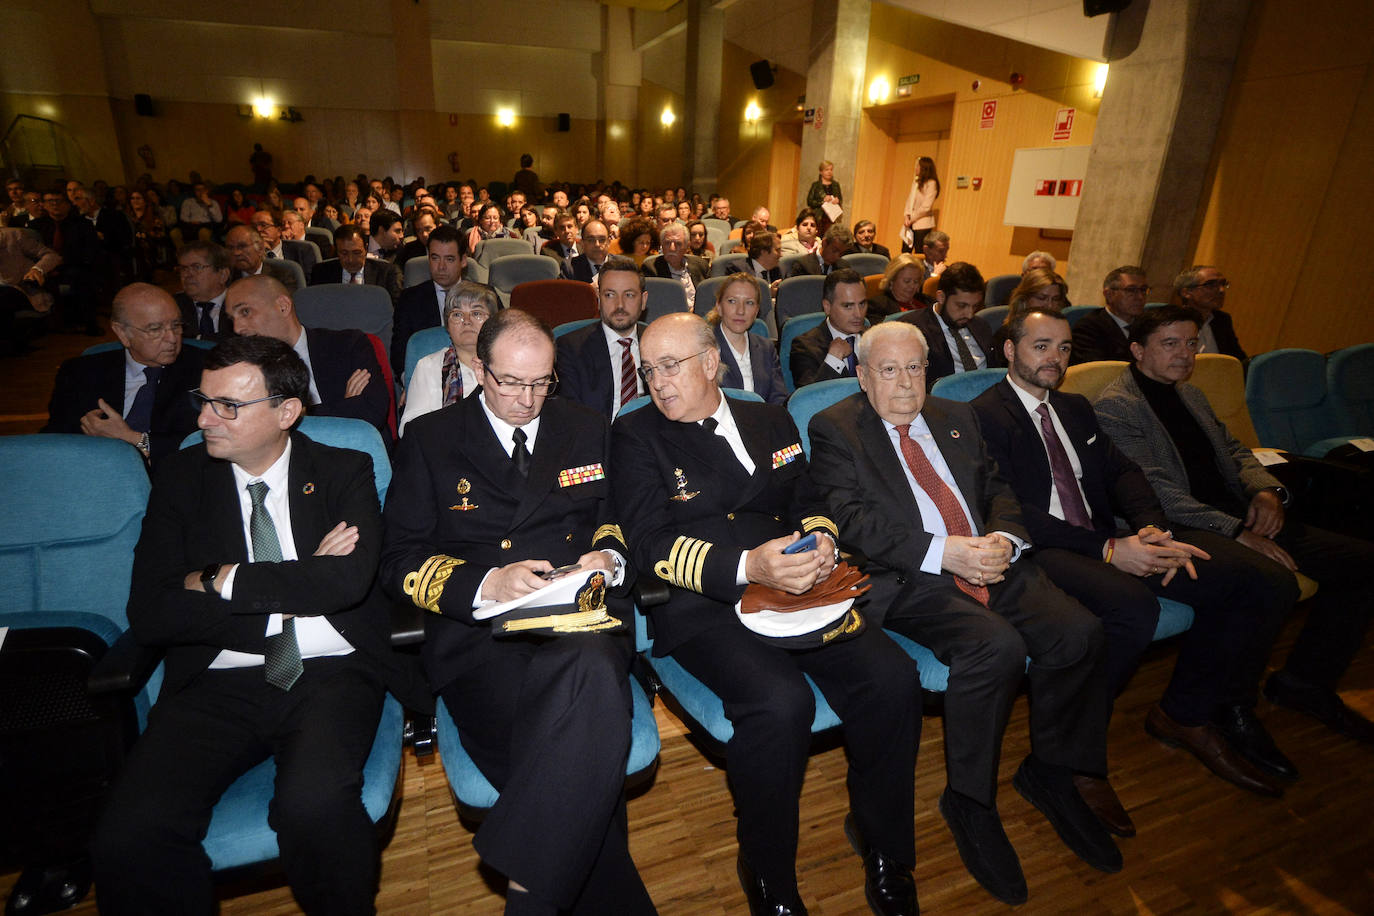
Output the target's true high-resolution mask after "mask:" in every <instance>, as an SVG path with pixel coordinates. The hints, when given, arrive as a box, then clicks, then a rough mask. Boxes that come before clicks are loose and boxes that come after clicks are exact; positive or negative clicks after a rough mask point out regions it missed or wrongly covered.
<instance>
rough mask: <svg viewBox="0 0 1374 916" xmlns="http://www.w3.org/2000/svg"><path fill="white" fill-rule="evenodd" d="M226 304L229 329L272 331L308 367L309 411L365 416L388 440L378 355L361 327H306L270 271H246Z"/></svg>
mask: <svg viewBox="0 0 1374 916" xmlns="http://www.w3.org/2000/svg"><path fill="white" fill-rule="evenodd" d="M226 306H227V308H228V309H229V315H230V317H231V318H232V319H233V321H234V333H236V334H241V335H248V336H252V335H257V334H262V335H266V336H267V337H275V338H276V339H277V340H280V341H282V342H283V343H285V344H286V345H287V346H289V347H291V348H292V349H293V350H295V351H296V354H297V355H298V356H300V358H301V359H302V360H304V362H305V365H306V368H307V369H308V370H309V371H310V380H309V389H308V391H307V392H306V398H305V403H306V410H307V412H308V413H310V414H313V415H316V416H323V417H354V418H356V419H359V420H366V421H367V422H369V423H371V424H372V425H373V426H375V427H377V431H378V432H379V433H381V434H382V440H383V441H384V442H388V443H389V442H390V441H391V429H390V426H389V425H388V414H389V411H390V408H391V396H390V394H389V393H388V392H387V390H386V381H385V380H384V378H383V376H382V370H381V367H380V366H379V365H378V363H377V355H376V352H375V350H374V348H373V346H372V342H371V341H369V340H368V338H367V335H366V334H364V333H363V332H362V331H356V330H347V331H335V330H329V329H326V328H306V327H304V326H303V325H302V324H301V322H300V319H298V318H297V317H296V306H295V304H294V303H292V301H291V295H290V294H289V293H288V292H287V291H286V288H285V287H284V286H282V285H281V284H280V283H278V282H277V281H276V280H274V279H273V278H272V277H262V276H257V277H245V278H244V279H242V280H239V281H238V282H236V283H235V284H234V285H233V286H231V287H229V293H228V298H227V299H226Z"/></svg>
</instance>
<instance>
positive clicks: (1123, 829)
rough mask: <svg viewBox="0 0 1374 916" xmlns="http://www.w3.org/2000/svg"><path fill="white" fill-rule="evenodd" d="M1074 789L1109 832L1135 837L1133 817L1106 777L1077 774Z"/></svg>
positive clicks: (1074, 779) (1074, 777)
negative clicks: (1127, 811)
mask: <svg viewBox="0 0 1374 916" xmlns="http://www.w3.org/2000/svg"><path fill="white" fill-rule="evenodd" d="M1073 787H1074V788H1075V789H1077V790H1078V794H1079V795H1080V796H1082V797H1083V802H1084V804H1086V805H1087V806H1088V809H1089V810H1090V811H1092V813H1093V814H1095V815H1097V819H1098V820H1099V821H1101V822H1102V826H1103V827H1106V828H1107V830H1108V832H1110V833H1114V834H1116V835H1117V836H1124V837H1132V836H1135V824H1133V823H1131V816H1130V815H1129V814H1127V813H1126V807H1125V806H1124V805H1122V804H1121V799H1119V798H1117V797H1116V790H1115V789H1113V788H1112V784H1111V783H1110V782H1108V781H1107V780H1106V779H1105V778H1104V777H1101V776H1088V775H1086V774H1084V773H1075V774H1074V775H1073Z"/></svg>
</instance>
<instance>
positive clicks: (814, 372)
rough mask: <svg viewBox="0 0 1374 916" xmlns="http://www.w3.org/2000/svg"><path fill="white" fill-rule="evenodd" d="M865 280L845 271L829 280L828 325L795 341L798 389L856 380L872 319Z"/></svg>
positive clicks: (825, 296) (825, 297) (825, 290)
mask: <svg viewBox="0 0 1374 916" xmlns="http://www.w3.org/2000/svg"><path fill="white" fill-rule="evenodd" d="M866 296H867V290H866V288H865V287H864V278H863V277H861V276H859V274H858V272H857V271H853V270H850V269H849V268H847V267H846V268H842V269H840V270H837V271H834V272H833V273H831V274H829V275H828V276H827V277H826V278H825V285H824V287H822V291H821V308H822V310H824V312H825V321H822V322H821V323H820V324H818V325H816V326H815V327H814V328H812V329H811V330H809V331H807V332H806V333H805V334H799V335H797V336H796V337H794V338H793V339H792V365H791V368H792V379H793V381H794V382H795V383H796V387H797V388H801V387H802V386H803V385H810V384H811V383H812V382H824V381H827V380H829V379H834V378H853V377H854V375H855V370H856V368H857V366H858V361H859V358H858V354H857V352H856V351H857V347H858V343H859V335H860V334H862V333H863V332H864V322H865V318H866V316H867V315H868V299H867V298H866Z"/></svg>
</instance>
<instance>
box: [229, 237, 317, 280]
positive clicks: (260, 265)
mask: <svg viewBox="0 0 1374 916" xmlns="http://www.w3.org/2000/svg"><path fill="white" fill-rule="evenodd" d="M224 250H225V251H227V252H229V267H230V269H231V270H233V272H234V279H236V280H238V279H242V278H244V277H256V276H258V275H259V274H265V275H267V276H269V277H272V278H273V279H275V280H276V281H277V282H278V283H280V284H281V285H282V286H284V287H286V291H287V292H288V293H294V292H295V291H296V290H297V289H299V288H300V282H299V281H298V280H297V279H296V272H295V271H294V270H292V269H291V268H290V267H287V266H286V265H285V264H284V263H283V262H282V261H281V260H278V259H270V258H268V257H267V243H266V242H264V241H263V238H262V236H261V235H258V230H256V229H254V228H253V227H252V226H235V227H234V228H232V229H230V230H229V231H228V232H226V233H225V234H224Z"/></svg>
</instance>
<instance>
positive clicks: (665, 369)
mask: <svg viewBox="0 0 1374 916" xmlns="http://www.w3.org/2000/svg"><path fill="white" fill-rule="evenodd" d="M705 352H706V351H705V350H702V351H700V352H698V353H693V354H692V355H691V356H684V357H682V359H665V360H662V361H661V362H659V364H658V365H657V366H650V365H648V364H645V365H643V366H640V367H639V377H640V378H642V379H644V384H646V385H647V384H649V383H650V382H652V381H653V380H654V373H655V372H662V373H663V377H664V378H672V377H673V376H675V375H677V374H678V373H679V372H681V371H682V364H683V363H685V362H687V360H689V359H696V358H697V357H698V356H700V355H701V354H702V353H705Z"/></svg>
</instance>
